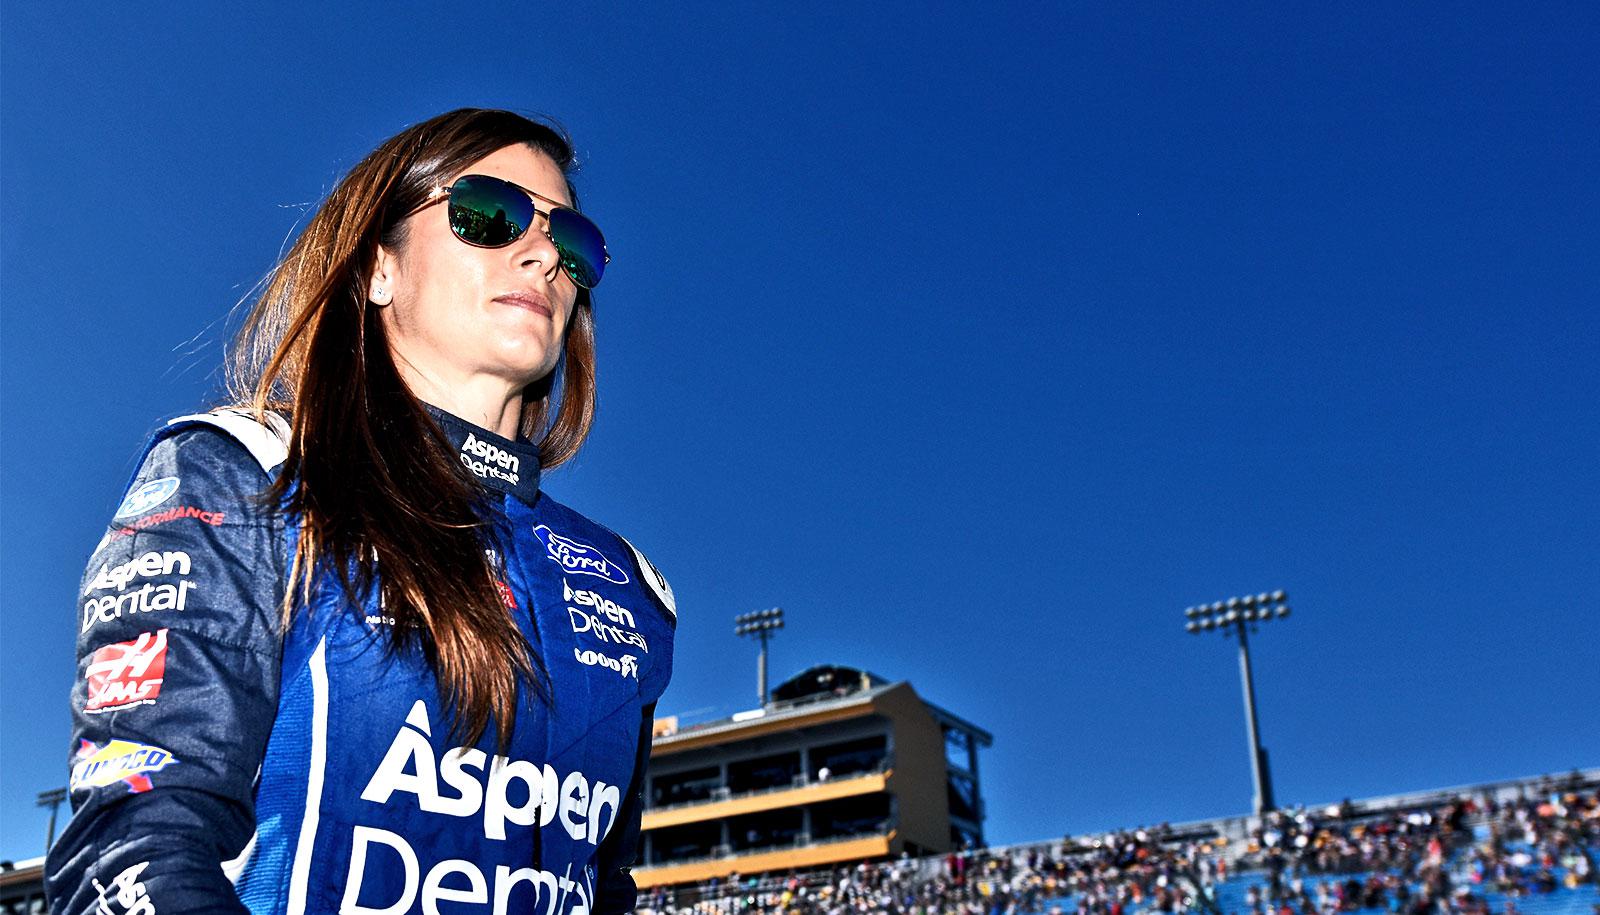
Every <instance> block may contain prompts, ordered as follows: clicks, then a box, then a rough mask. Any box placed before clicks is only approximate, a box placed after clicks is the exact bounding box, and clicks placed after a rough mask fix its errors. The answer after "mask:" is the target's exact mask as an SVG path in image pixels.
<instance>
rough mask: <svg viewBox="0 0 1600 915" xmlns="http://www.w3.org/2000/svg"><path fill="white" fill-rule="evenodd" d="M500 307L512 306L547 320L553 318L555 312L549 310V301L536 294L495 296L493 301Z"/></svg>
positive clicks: (524, 293) (521, 293) (523, 293)
mask: <svg viewBox="0 0 1600 915" xmlns="http://www.w3.org/2000/svg"><path fill="white" fill-rule="evenodd" d="M494 300H495V301H496V302H499V303H500V304H502V305H513V306H515V307H517V308H526V309H528V310H529V311H532V312H536V313H538V314H541V315H544V316H545V317H547V318H553V317H555V312H553V311H551V310H550V300H549V299H546V298H545V297H544V296H542V295H539V294H538V293H536V292H512V293H507V294H506V295H501V296H495V299H494Z"/></svg>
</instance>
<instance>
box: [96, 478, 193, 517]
mask: <svg viewBox="0 0 1600 915" xmlns="http://www.w3.org/2000/svg"><path fill="white" fill-rule="evenodd" d="M177 491H178V478H177V477H162V478H161V479H159V480H151V481H150V482H148V483H146V484H144V485H143V486H140V487H139V488H138V489H135V490H134V491H133V492H130V493H128V495H127V498H125V499H123V500H122V504H121V505H119V506H117V513H116V514H115V515H113V516H112V517H113V518H117V519H122V518H132V517H133V516H134V515H142V514H144V513H145V512H147V511H149V510H150V509H152V508H155V507H156V506H157V505H160V504H161V503H163V502H165V501H167V499H169V498H171V496H172V494H173V493H175V492H177Z"/></svg>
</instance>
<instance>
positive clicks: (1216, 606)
mask: <svg viewBox="0 0 1600 915" xmlns="http://www.w3.org/2000/svg"><path fill="white" fill-rule="evenodd" d="M1288 600H1289V595H1288V594H1286V593H1285V592H1283V591H1282V590H1278V591H1273V592H1271V593H1268V592H1266V591H1263V592H1261V593H1260V594H1256V595H1248V594H1247V595H1244V596H1242V597H1230V598H1228V599H1227V600H1219V601H1212V602H1211V603H1209V604H1200V605H1198V606H1195V607H1189V608H1188V609H1186V610H1184V611H1183V615H1184V617H1185V618H1186V619H1187V620H1188V622H1186V623H1184V626H1183V628H1184V630H1185V631H1186V632H1188V633H1189V634H1191V635H1199V634H1200V633H1202V632H1211V631H1212V630H1216V631H1219V632H1221V633H1222V635H1223V637H1224V638H1226V637H1228V636H1231V635H1238V637H1239V679H1240V680H1241V681H1243V684H1244V718H1245V724H1246V725H1247V726H1248V727H1249V729H1250V773H1251V775H1252V776H1254V778H1255V787H1256V796H1255V810H1256V815H1257V816H1260V815H1261V814H1263V813H1265V812H1266V811H1268V810H1272V809H1274V808H1275V807H1276V806H1277V804H1276V803H1274V802H1273V799H1272V772H1271V770H1270V769H1269V768H1268V766H1267V751H1266V749H1265V748H1264V747H1262V746H1261V727H1260V725H1259V723H1258V722H1257V721H1256V687H1255V679H1254V678H1253V677H1252V676H1251V674H1250V640H1249V633H1254V632H1259V631H1260V628H1259V627H1260V624H1261V623H1265V622H1270V621H1271V620H1275V619H1277V620H1282V619H1286V618H1287V617H1288V616H1289V604H1288V603H1287V601H1288Z"/></svg>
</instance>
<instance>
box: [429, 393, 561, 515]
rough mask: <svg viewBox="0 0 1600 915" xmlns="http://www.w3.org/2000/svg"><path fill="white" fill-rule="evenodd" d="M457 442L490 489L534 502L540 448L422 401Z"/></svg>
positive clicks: (470, 469) (469, 467) (466, 460)
mask: <svg viewBox="0 0 1600 915" xmlns="http://www.w3.org/2000/svg"><path fill="white" fill-rule="evenodd" d="M423 407H425V408H426V409H427V411H428V415H429V416H432V417H433V418H434V420H435V421H436V422H438V423H439V428H440V429H442V430H444V435H445V438H448V439H449V440H450V443H451V444H452V445H454V446H455V448H456V454H457V456H459V457H460V459H461V463H462V465H463V466H465V467H466V468H467V472H468V473H470V474H472V475H473V476H474V477H476V478H477V480H478V482H480V483H482V484H483V485H485V486H487V487H489V488H490V489H495V490H499V491H500V492H504V493H509V494H510V495H513V496H516V497H517V498H518V499H521V500H522V501H524V502H526V503H528V504H529V505H532V504H533V503H534V501H535V500H536V499H538V497H539V448H538V446H536V445H534V444H533V443H531V442H523V441H514V440H512V439H509V438H505V437H504V436H500V435H496V434H495V433H493V432H490V431H489V430H488V429H485V428H483V427H482V426H476V425H473V424H472V423H469V422H467V421H466V420H464V419H462V418H461V417H459V416H453V415H451V414H449V413H446V412H445V411H443V410H441V409H439V408H438V407H435V406H434V405H432V404H427V403H425V404H423Z"/></svg>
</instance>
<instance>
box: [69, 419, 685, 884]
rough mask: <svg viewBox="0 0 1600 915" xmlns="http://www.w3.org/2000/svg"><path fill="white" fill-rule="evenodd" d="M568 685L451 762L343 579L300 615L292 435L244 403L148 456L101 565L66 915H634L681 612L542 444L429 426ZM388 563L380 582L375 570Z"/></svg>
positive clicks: (534, 633)
mask: <svg viewBox="0 0 1600 915" xmlns="http://www.w3.org/2000/svg"><path fill="white" fill-rule="evenodd" d="M430 412H432V413H433V415H434V417H435V419H437V420H438V422H439V424H440V427H441V428H442V429H443V430H444V432H445V434H446V436H447V438H449V439H450V441H451V442H452V443H453V444H454V446H455V447H456V448H457V449H458V450H459V453H460V457H461V461H462V463H463V464H464V465H465V468H466V471H467V472H469V473H470V474H472V475H474V476H475V477H476V478H477V479H478V480H479V481H480V482H481V484H482V485H483V486H484V487H487V489H488V492H487V493H486V495H487V496H488V497H490V498H489V501H490V503H492V504H491V506H490V509H489V510H488V511H487V515H492V517H487V516H486V517H485V521H486V533H485V548H486V549H488V550H489V551H490V556H491V560H492V562H493V564H494V566H495V568H496V569H497V570H498V571H499V572H500V574H501V575H502V576H503V582H502V585H503V587H502V597H503V598H504V600H505V601H506V604H507V606H508V608H509V610H510V612H511V614H512V615H513V617H514V618H515V620H516V623H517V626H518V627H519V628H520V629H521V631H522V633H523V635H524V636H525V637H526V638H527V640H528V642H529V644H530V645H532V646H534V648H535V650H536V651H537V652H539V655H540V659H541V660H542V663H543V665H544V667H545V668H546V670H547V671H548V673H549V680H548V682H549V684H550V687H551V689H550V695H551V699H550V700H549V701H548V702H546V701H544V700H541V699H539V698H537V696H536V695H535V694H534V693H533V692H532V691H530V690H528V689H524V690H523V691H522V694H521V698H520V700H519V703H518V710H517V715H516V721H515V726H514V728H513V729H512V736H511V741H510V743H509V746H508V747H506V748H505V749H504V750H502V749H499V748H498V745H497V743H496V737H497V735H496V733H495V729H494V728H491V729H490V732H489V733H488V734H487V735H485V736H484V738H483V739H482V740H480V741H479V742H478V743H477V744H476V745H473V746H456V745H455V742H454V741H453V740H452V737H451V731H452V725H453V723H454V721H453V719H452V717H451V712H450V709H449V708H448V707H446V706H445V704H444V703H443V702H442V700H441V696H440V692H439V689H438V684H437V682H436V681H435V679H434V677H433V674H432V672H431V670H430V668H429V665H428V664H427V662H426V661H425V659H424V658H423V656H422V653H421V651H420V649H419V650H409V651H402V652H399V653H395V652H393V651H392V650H391V649H390V646H389V644H388V640H387V638H386V635H385V633H386V630H387V627H388V626H389V625H391V622H390V621H389V620H388V619H386V618H385V616H384V611H383V607H382V606H381V604H380V602H379V601H378V599H377V598H376V597H373V598H372V599H371V600H369V601H368V602H367V604H366V605H365V606H361V607H355V606H352V605H351V602H350V600H349V598H348V597H347V596H346V595H345V592H344V591H343V590H342V589H341V588H339V587H338V586H337V585H335V584H333V583H332V582H328V581H324V582H321V583H319V585H318V586H317V587H316V588H315V589H314V591H313V594H312V598H311V600H310V601H309V602H308V603H307V604H305V605H302V606H299V607H297V608H296V611H295V613H294V616H293V619H292V621H291V623H290V625H289V627H288V629H287V631H285V630H284V628H283V627H282V625H281V624H280V621H279V614H280V608H281V606H282V603H283V598H284V593H285V588H286V586H287V581H288V576H289V573H290V568H289V566H290V558H291V557H292V555H293V548H294V546H293V545H294V542H295V537H296V533H297V532H296V526H295V524H294V523H293V522H292V520H290V519H287V518H286V517H285V515H284V513H283V512H281V511H279V510H276V508H275V507H273V506H269V505H266V504H264V503H263V502H261V501H260V500H259V499H258V498H257V495H258V494H259V493H261V492H262V491H263V490H264V489H265V488H266V486H267V485H268V483H269V482H270V481H271V480H272V479H273V477H274V475H275V474H276V472H277V470H278V467H279V466H280V465H281V463H282V460H283V455H284V448H283V444H282V440H283V434H284V430H282V429H281V427H276V426H275V427H274V428H268V427H263V426H262V425H260V424H258V423H256V422H255V421H254V420H252V419H250V418H249V417H248V416H246V415H244V414H242V413H238V412H229V411H218V412H215V413H210V414H202V415H198V416H190V417H183V418H180V419H178V420H173V421H172V422H171V423H170V424H168V425H167V426H166V427H165V428H164V429H163V430H162V431H161V432H159V433H158V434H157V435H156V436H155V437H154V438H153V440H152V441H151V442H150V444H149V445H148V447H147V448H146V450H145V453H144V456H143V459H142V460H141V462H140V466H139V469H138V471H137V472H136V473H135V475H134V478H133V481H132V483H131V484H130V486H129V489H128V494H127V497H126V498H125V499H124V501H123V502H122V505H121V506H120V507H119V509H118V510H117V512H116V516H115V518H114V519H113V520H112V523H111V525H110V527H109V529H108V531H107V532H106V535H105V538H104V539H103V540H102V541H101V543H100V545H99V547H98V548H97V549H96V550H95V553H94V555H93V557H92V558H91V559H90V562H89V568H88V571H87V572H86V573H85V576H84V580H83V587H82V593H81V597H80V599H79V608H78V614H77V624H78V626H79V638H78V665H79V678H78V681H77V683H76V685H75V687H74V689H73V693H72V706H73V716H74V725H75V734H74V740H73V744H74V746H73V750H72V759H71V763H70V764H71V782H70V784H71V792H72V805H73V809H74V811H75V815H74V817H73V819H72V821H71V823H70V824H69V825H68V826H67V828H66V830H65V831H64V832H63V834H62V836H61V838H60V840H59V841H58V842H57V843H56V844H55V846H54V847H53V848H52V849H51V850H50V854H49V858H48V860H47V863H46V881H47V890H48V893H49V896H50V899H51V906H52V911H59V912H98V913H112V912H115V913H121V912H138V913H147V915H154V913H160V915H173V913H179V912H224V911H251V912H273V913H301V912H346V913H352V915H362V913H366V915H373V913H389V915H398V913H402V912H428V913H434V912H486V913H487V912H494V913H502V912H533V911H535V910H537V911H539V912H541V913H543V915H612V913H622V912H629V911H632V909H633V906H634V896H635V888H634V883H633V879H632V877H630V876H629V873H628V868H629V867H630V866H631V865H632V864H633V863H634V858H635V856H636V853H637V842H638V830H639V817H640V810H641V806H642V790H643V779H644V771H645V764H646V762H647V760H648V758H649V753H650V737H651V732H650V729H651V722H652V718H653V711H654V708H655V703H656V700H657V699H658V698H659V697H660V695H661V693H662V690H664V689H665V688H666V685H667V680H668V678H669V677H670V675H671V669H672V638H673V630H674V628H675V626H676V622H677V619H676V608H675V606H674V603H673V597H672V591H671V589H670V588H669V587H668V586H667V584H666V581H665V580H664V579H663V578H662V577H661V575H660V573H659V572H657V571H656V570H655V568H654V567H653V566H652V565H651V564H650V563H649V561H648V560H646V559H645V558H644V556H643V555H642V554H640V553H639V552H638V551H637V550H635V549H634V548H633V547H632V545H630V544H629V543H628V542H627V541H626V540H624V539H623V538H622V537H620V536H618V535H616V534H614V533H612V532H611V531H610V530H608V529H606V528H604V527H602V526H600V525H598V524H596V523H595V522H593V521H590V520H588V519H587V518H584V517H583V516H582V515H579V514H577V513H576V512H574V511H572V510H571V509H569V508H567V507H566V506H564V505H561V504H559V503H558V502H556V501H555V500H554V499H552V498H550V497H549V496H548V495H546V494H544V493H542V492H541V491H540V489H539V461H538V452H537V449H536V448H535V447H534V446H532V445H530V444H528V443H526V442H519V441H511V440H508V439H505V438H502V437H501V436H498V435H495V434H494V433H492V432H489V431H487V430H484V429H481V428H479V427H477V426H473V425H471V424H469V423H466V422H464V421H462V420H459V419H457V418H455V417H452V416H449V415H447V414H444V413H442V412H439V411H432V410H430ZM380 574H381V572H380Z"/></svg>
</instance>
